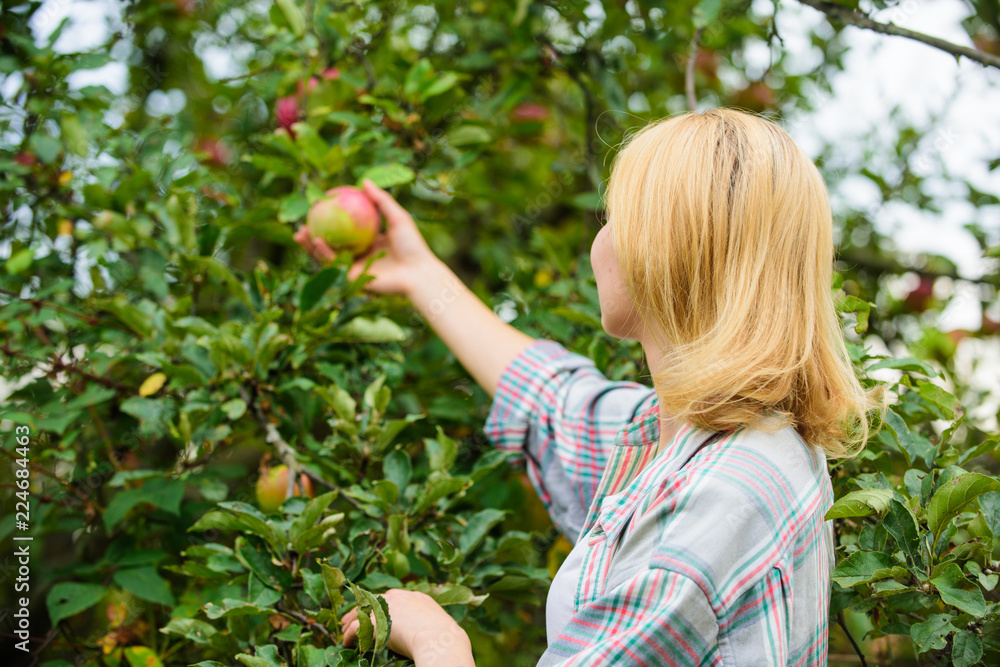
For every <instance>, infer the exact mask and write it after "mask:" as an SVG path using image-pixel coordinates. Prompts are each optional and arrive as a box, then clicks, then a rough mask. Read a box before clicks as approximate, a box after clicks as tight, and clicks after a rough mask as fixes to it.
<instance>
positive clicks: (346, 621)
mask: <svg viewBox="0 0 1000 667" xmlns="http://www.w3.org/2000/svg"><path fill="white" fill-rule="evenodd" d="M369 618H370V619H371V622H372V625H373V626H374V625H375V615H374V614H371V615H370V616H369ZM340 625H341V627H342V628H343V629H344V646H348V647H349V646H351V645H352V644H353V643H354V641H355V640H356V639H357V638H358V628H360V627H361V621H359V620H358V608H357V607H355V608H354V609H351V610H350V611H349V612H347V613H346V614H344V616H343V618H341V619H340Z"/></svg>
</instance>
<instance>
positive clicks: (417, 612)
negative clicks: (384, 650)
mask: <svg viewBox="0 0 1000 667" xmlns="http://www.w3.org/2000/svg"><path fill="white" fill-rule="evenodd" d="M382 597H383V598H385V601H386V603H387V604H388V605H389V617H390V618H391V619H392V626H391V629H390V631H389V641H388V644H387V646H388V647H389V649H391V650H393V651H395V652H396V653H399V654H401V655H405V656H407V657H408V658H412V659H413V661H414V662H415V663H416V665H417V667H473V665H474V664H475V663H474V662H473V658H472V645H471V643H470V642H469V636H468V635H467V634H466V633H465V631H464V630H463V629H462V628H461V626H459V625H458V623H456V622H455V619H453V618H452V617H451V616H449V615H448V612H446V611H445V610H444V609H443V608H442V607H441V605H439V604H438V603H437V602H435V601H434V598H432V597H431V596H429V595H426V594H424V593H419V592H417V591H410V590H405V589H402V588H392V589H389V590H388V591H386V592H385V593H383V594H382ZM371 619H372V625H374V624H375V617H374V615H372V616H371ZM359 626H360V622H359V621H358V608H357V607H355V608H354V609H352V610H350V611H349V612H347V613H346V614H344V616H343V618H342V619H341V627H343V628H344V646H352V645H353V644H354V643H355V641H356V640H357V636H358V627H359Z"/></svg>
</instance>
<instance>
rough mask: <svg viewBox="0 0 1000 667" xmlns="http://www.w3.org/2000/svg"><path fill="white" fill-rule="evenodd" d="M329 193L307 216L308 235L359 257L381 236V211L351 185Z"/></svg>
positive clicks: (311, 208) (366, 196) (316, 203)
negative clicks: (378, 235) (379, 231)
mask: <svg viewBox="0 0 1000 667" xmlns="http://www.w3.org/2000/svg"><path fill="white" fill-rule="evenodd" d="M326 194H327V197H325V198H324V199H320V200H319V201H317V202H315V203H314V204H313V205H312V207H310V209H309V213H307V214H306V226H307V227H308V228H309V235H310V236H313V237H314V238H321V239H323V240H324V241H326V243H327V245H329V246H330V247H331V248H334V249H336V248H347V249H349V250H351V251H352V252H354V253H356V254H360V253H363V252H364V251H366V250H368V248H369V247H370V246H371V244H372V241H373V240H375V234H377V233H378V211H377V210H376V209H375V205H374V204H372V202H371V200H370V199H368V195H366V194H365V193H364V192H362V191H361V190H359V189H358V188H355V187H352V186H350V185H342V186H340V187H337V188H333V189H331V190H327V191H326Z"/></svg>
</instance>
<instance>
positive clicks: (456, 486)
mask: <svg viewBox="0 0 1000 667" xmlns="http://www.w3.org/2000/svg"><path fill="white" fill-rule="evenodd" d="M466 483H467V482H466V480H465V479H464V478H462V477H444V478H438V479H435V480H434V481H432V482H430V483H429V484H428V485H427V486H426V487H425V488H424V490H423V492H422V493H421V494H420V496H419V498H418V499H417V503H416V505H415V506H414V508H413V511H414V513H416V514H419V513H420V512H423V511H424V510H426V509H427V508H428V507H430V506H431V505H433V504H434V503H436V502H437V501H438V500H441V499H442V498H444V497H446V496H450V495H452V494H454V493H457V492H459V491H461V490H462V489H463V488H465V486H466Z"/></svg>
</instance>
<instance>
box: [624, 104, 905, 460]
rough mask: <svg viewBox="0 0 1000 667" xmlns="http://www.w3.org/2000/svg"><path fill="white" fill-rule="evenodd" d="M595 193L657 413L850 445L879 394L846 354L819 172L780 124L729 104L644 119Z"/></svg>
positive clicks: (830, 449) (837, 448) (829, 447)
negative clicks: (634, 315)
mask: <svg viewBox="0 0 1000 667" xmlns="http://www.w3.org/2000/svg"><path fill="white" fill-rule="evenodd" d="M606 203H607V211H608V214H609V219H610V224H611V225H612V236H613V239H614V248H615V254H616V256H617V259H618V262H619V265H620V267H621V272H622V277H623V279H624V281H625V283H626V285H627V286H628V289H629V292H630V294H631V296H632V299H633V300H634V302H635V305H636V310H637V312H638V314H639V315H640V317H641V318H642V319H643V322H644V323H645V324H646V331H647V332H648V333H649V335H651V336H652V337H653V341H654V342H655V343H656V344H658V345H659V347H661V348H662V350H663V361H662V363H661V364H658V366H657V367H655V368H651V369H650V370H651V372H652V378H653V385H654V387H655V390H656V393H657V396H658V398H659V401H660V406H661V410H663V412H664V413H665V414H669V415H671V416H672V417H674V418H676V419H679V420H681V421H686V422H691V423H693V424H695V425H696V426H699V427H701V428H707V429H710V430H729V429H734V428H738V427H740V426H748V427H750V428H761V429H764V430H768V431H774V430H777V428H782V427H785V426H788V425H792V426H794V428H795V429H796V431H797V432H798V433H799V435H800V436H801V437H802V438H803V439H804V440H805V441H806V442H808V443H810V444H813V445H816V446H818V447H821V448H822V449H823V450H824V451H825V452H826V454H827V455H828V456H831V457H846V456H852V455H854V454H856V453H857V452H858V451H860V450H861V449H862V448H863V447H864V444H865V442H866V441H867V440H868V438H869V436H870V434H871V431H872V429H873V428H875V429H877V428H878V427H877V426H875V425H873V424H871V423H869V413H870V412H871V411H873V410H875V409H878V408H880V410H881V411H880V413H879V416H878V419H880V418H881V414H882V413H884V410H885V405H886V397H885V395H884V392H883V391H882V390H881V388H880V387H878V388H875V389H871V390H869V389H866V388H865V387H864V386H862V384H861V383H860V381H859V380H858V378H857V376H856V375H855V372H854V368H853V366H852V364H851V360H850V357H849V356H848V354H847V349H846V346H845V342H844V332H843V325H842V324H841V321H840V316H839V315H838V313H837V310H836V307H835V305H834V301H833V295H832V291H831V287H832V279H833V261H834V248H833V221H832V217H831V213H830V203H829V196H828V193H827V189H826V184H825V183H824V182H823V178H822V176H820V173H819V171H818V170H817V169H816V166H815V165H814V164H813V163H812V160H810V159H809V157H808V156H807V155H806V154H805V153H803V152H802V150H801V149H800V148H799V147H798V146H797V145H796V144H795V142H794V141H792V138H791V137H790V136H789V135H788V133H786V132H785V131H784V130H783V129H781V128H780V127H779V126H778V125H776V124H775V123H773V122H771V121H768V120H766V119H764V118H761V117H758V116H755V115H751V114H748V113H744V112H741V111H736V110H733V109H713V110H710V111H706V112H704V113H688V114H684V115H681V116H676V117H673V118H669V119H664V120H662V121H659V122H656V123H653V124H651V125H649V126H647V127H645V128H643V129H642V130H641V131H639V132H638V133H636V134H635V135H634V136H633V137H632V138H631V139H630V140H629V141H628V143H627V145H626V147H625V148H624V150H622V151H621V152H620V153H619V154H618V156H617V157H616V158H615V161H614V168H613V169H612V172H611V179H610V183H609V186H608V190H607V202H606ZM775 416H776V417H777V418H778V419H777V421H776V422H775V420H774V419H773V417H775ZM775 424H777V428H775Z"/></svg>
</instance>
